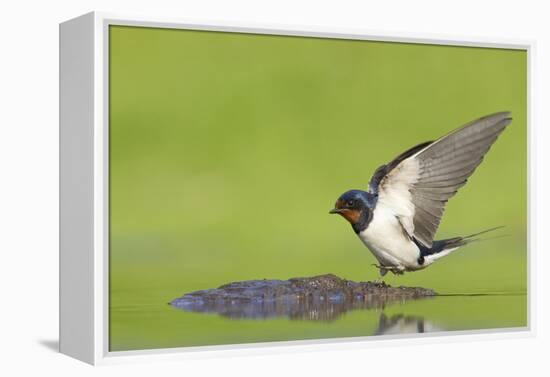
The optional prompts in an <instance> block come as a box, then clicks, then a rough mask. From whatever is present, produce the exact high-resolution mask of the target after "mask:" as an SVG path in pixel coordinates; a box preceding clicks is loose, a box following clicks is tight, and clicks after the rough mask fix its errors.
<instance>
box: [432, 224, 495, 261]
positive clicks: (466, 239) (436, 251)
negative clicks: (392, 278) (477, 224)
mask: <svg viewBox="0 0 550 377" xmlns="http://www.w3.org/2000/svg"><path fill="white" fill-rule="evenodd" d="M502 228H504V226H497V227H494V228H490V229H486V230H483V231H481V232H478V233H474V234H470V235H467V236H462V237H453V238H448V239H445V240H438V241H434V242H433V244H432V247H431V248H430V249H429V250H427V251H425V255H423V256H424V257H425V258H426V259H428V260H431V261H434V260H436V259H439V258H442V257H444V256H445V255H448V254H449V253H451V252H452V251H454V250H456V249H458V248H459V247H461V246H464V245H467V244H469V243H472V242H477V241H482V240H485V238H478V236H480V235H482V234H485V233H489V232H492V231H495V230H497V229H502ZM492 238H498V237H492ZM492 238H491V239H492Z"/></svg>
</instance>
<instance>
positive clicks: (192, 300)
mask: <svg viewBox="0 0 550 377" xmlns="http://www.w3.org/2000/svg"><path fill="white" fill-rule="evenodd" d="M432 296H435V292H434V291H433V290H431V289H426V288H420V287H402V286H401V287H392V286H390V285H387V284H385V283H377V282H355V281H351V280H346V279H342V278H339V277H338V276H335V275H332V274H327V275H320V276H313V277H302V278H293V279H288V280H247V281H239V282H233V283H229V284H224V285H222V286H220V287H219V288H214V289H206V290H201V291H195V292H190V293H187V294H185V295H183V296H182V297H180V298H176V299H174V300H172V301H171V302H170V305H172V306H173V307H175V308H178V309H182V310H185V311H191V312H201V313H218V314H220V315H222V316H224V317H228V318H258V319H260V318H270V317H288V318H290V319H301V320H333V319H336V318H338V317H339V316H340V315H342V314H343V313H345V312H347V311H349V310H355V309H377V308H383V307H384V306H386V305H388V304H391V303H395V302H402V301H406V300H415V299H421V298H427V297H432Z"/></svg>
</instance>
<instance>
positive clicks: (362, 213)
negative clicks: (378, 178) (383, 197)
mask: <svg viewBox="0 0 550 377" xmlns="http://www.w3.org/2000/svg"><path fill="white" fill-rule="evenodd" d="M371 196H372V195H371V194H369V193H368V192H365V191H361V190H350V191H346V192H345V193H343V194H342V195H340V197H339V198H338V200H337V201H336V204H335V205H334V208H333V209H331V210H330V211H329V213H337V214H339V215H340V216H342V217H343V218H345V219H346V220H348V221H349V222H350V224H351V225H356V224H358V223H360V222H362V221H366V220H367V219H368V217H369V215H370V208H371V206H372V198H371Z"/></svg>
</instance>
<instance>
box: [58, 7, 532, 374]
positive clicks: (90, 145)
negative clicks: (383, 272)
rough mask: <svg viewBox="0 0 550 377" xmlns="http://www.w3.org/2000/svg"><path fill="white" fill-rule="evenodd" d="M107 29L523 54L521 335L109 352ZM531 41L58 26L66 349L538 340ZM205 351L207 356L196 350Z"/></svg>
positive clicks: (92, 353) (140, 22) (181, 353)
mask: <svg viewBox="0 0 550 377" xmlns="http://www.w3.org/2000/svg"><path fill="white" fill-rule="evenodd" d="M110 25H129V26H144V27H156V28H172V29H188V30H208V31H223V32H240V33H243V32H244V33H247V32H248V33H256V34H275V35H289V36H310V37H318V38H340V39H357V40H371V41H373V40H375V41H389V42H406V43H421V44H439V45H453V46H475V47H489V48H507V49H520V50H525V51H526V52H527V56H528V130H527V132H528V140H529V142H530V148H529V151H528V161H529V166H528V179H529V181H528V193H529V195H528V221H529V225H530V226H529V231H528V240H529V241H528V256H527V264H528V285H527V286H528V291H527V295H528V298H527V302H528V312H527V313H528V314H527V318H528V320H527V326H526V327H524V328H523V327H522V328H511V329H509V328H508V329H497V330H473V331H455V332H452V333H434V334H423V335H422V336H421V337H419V336H418V335H415V336H414V338H412V337H407V336H406V335H405V336H404V335H399V336H393V335H385V336H380V337H358V338H342V339H322V340H308V341H291V342H270V343H259V344H258V343H255V344H244V345H243V344H239V345H224V346H205V347H185V348H170V349H157V350H147V351H145V350H144V351H123V352H109V349H108V334H109V329H108V323H109V321H108V268H109V266H108V258H107V256H108V252H109V250H108V229H109V227H108V225H109V224H108V205H109V197H108V161H109V155H108V143H109V140H108V132H107V131H108V127H109V124H108V119H109V118H108V106H107V104H108V90H107V88H108V64H107V62H108V29H109V26H110ZM534 48H535V45H534V42H533V41H525V40H493V39H491V40H487V39H481V38H480V39H472V38H467V39H464V38H460V37H449V36H444V37H439V36H432V35H429V36H428V35H422V34H414V33H407V34H403V33H379V32H376V31H370V30H345V29H329V28H316V27H311V26H287V25H285V26H283V25H263V24H262V25H255V24H239V23H236V22H227V23H225V22H217V23H204V24H198V23H196V22H194V23H191V22H187V21H186V20H178V19H175V20H173V19H169V18H148V17H135V16H129V15H119V14H109V13H99V12H92V13H88V14H85V15H83V16H80V17H77V18H74V19H71V20H69V21H66V22H64V23H62V24H60V351H61V352H62V353H64V354H67V355H69V356H72V357H74V358H76V359H79V360H82V361H84V362H87V363H90V364H105V363H118V362H128V361H135V360H144V359H152V358H156V359H172V358H176V359H182V358H188V357H205V356H206V357H210V356H223V355H230V354H235V353H237V354H238V353H241V352H248V353H260V354H261V353H265V352H293V350H295V349H296V347H301V348H302V349H303V348H307V349H319V348H321V349H322V348H327V347H330V348H331V349H334V348H340V349H343V348H346V347H372V346H375V347H376V346H380V345H383V344H385V343H388V342H401V343H409V342H415V343H424V342H445V341H451V340H452V341H457V340H458V338H457V336H456V335H458V334H460V335H461V337H460V338H461V339H462V340H477V339H501V338H506V337H518V336H521V337H525V336H532V335H533V334H534V318H533V312H534V311H533V305H534V303H533V297H534V295H533V291H532V287H533V281H534V279H535V277H534V269H533V268H532V266H533V259H534V254H535V252H534V250H533V249H532V243H531V242H530V240H531V239H532V233H531V232H532V228H533V226H532V222H533V219H534V217H533V212H532V189H533V185H532V178H531V177H532V175H533V174H532V156H533V155H534V152H533V145H534V143H533V139H534V132H533V127H532V125H531V121H530V119H531V113H532V109H531V101H530V96H531V91H532V85H531V82H532V80H533V78H532V77H531V72H533V69H532V64H533V63H532V61H533V59H532V55H533V51H534ZM197 351H200V353H197Z"/></svg>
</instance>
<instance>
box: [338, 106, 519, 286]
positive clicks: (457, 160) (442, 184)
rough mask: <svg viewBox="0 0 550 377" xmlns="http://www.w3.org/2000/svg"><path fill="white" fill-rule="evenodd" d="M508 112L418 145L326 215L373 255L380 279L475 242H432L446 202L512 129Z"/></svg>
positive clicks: (343, 197)
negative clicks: (350, 231) (334, 218)
mask: <svg viewBox="0 0 550 377" xmlns="http://www.w3.org/2000/svg"><path fill="white" fill-rule="evenodd" d="M511 121H512V118H511V117H510V112H507V111H504V112H498V113H494V114H490V115H486V116H484V117H481V118H479V119H476V120H474V121H471V122H469V123H467V124H466V125H464V126H462V127H459V128H457V129H455V130H454V131H451V132H450V133H448V134H446V135H445V136H442V137H440V138H439V139H436V140H433V141H427V142H423V143H420V144H418V145H416V146H414V147H412V148H410V149H408V150H406V151H405V152H403V153H401V154H400V155H398V156H397V157H395V158H394V159H393V160H391V161H390V162H389V163H387V164H384V165H382V166H380V167H379V168H378V169H376V170H375V171H374V174H373V175H372V178H371V179H370V181H369V184H368V189H367V191H363V190H357V189H354V190H349V191H346V192H344V193H343V194H342V195H340V197H339V198H338V199H337V200H336V204H335V205H334V208H333V209H331V210H330V211H329V213H330V214H338V215H340V216H342V217H343V218H344V219H346V220H347V221H348V222H349V223H350V224H351V226H352V228H353V231H354V232H355V233H356V234H357V236H359V238H360V239H361V241H362V242H363V243H364V244H365V246H366V247H367V248H368V249H369V250H370V251H371V252H372V254H373V255H374V257H375V258H376V260H377V261H378V264H374V266H375V267H376V268H378V270H379V273H380V279H381V278H382V277H383V276H384V275H386V273H387V272H388V271H391V272H392V273H393V274H395V275H402V274H403V273H405V272H413V271H419V270H423V269H425V268H426V267H428V266H430V265H431V264H433V263H434V262H435V261H436V260H438V259H440V258H442V257H445V256H447V255H449V254H450V253H451V252H453V251H455V250H457V249H458V248H460V247H462V246H464V245H467V244H469V243H470V242H473V241H476V240H478V239H479V238H477V236H479V235H480V234H483V233H486V232H490V231H493V230H495V229H498V228H500V227H496V228H491V229H487V230H485V231H482V232H478V233H474V234H470V235H468V236H461V237H453V238H448V239H442V240H434V236H435V234H436V232H437V229H438V227H439V223H440V221H441V218H442V216H443V212H444V211H445V206H446V204H447V201H448V200H449V199H450V198H452V197H453V196H454V195H455V194H456V193H457V191H458V189H459V188H461V187H462V186H464V185H465V184H466V182H467V180H468V178H469V177H470V176H471V175H472V174H473V173H474V171H475V170H476V168H477V167H478V166H479V164H481V162H482V161H483V158H484V156H485V155H486V153H487V152H488V151H489V149H490V148H491V146H492V145H493V143H494V142H495V141H496V140H497V138H498V137H499V136H500V134H501V133H502V132H503V131H504V130H505V129H506V127H507V126H508V125H509V124H510V123H511Z"/></svg>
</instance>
